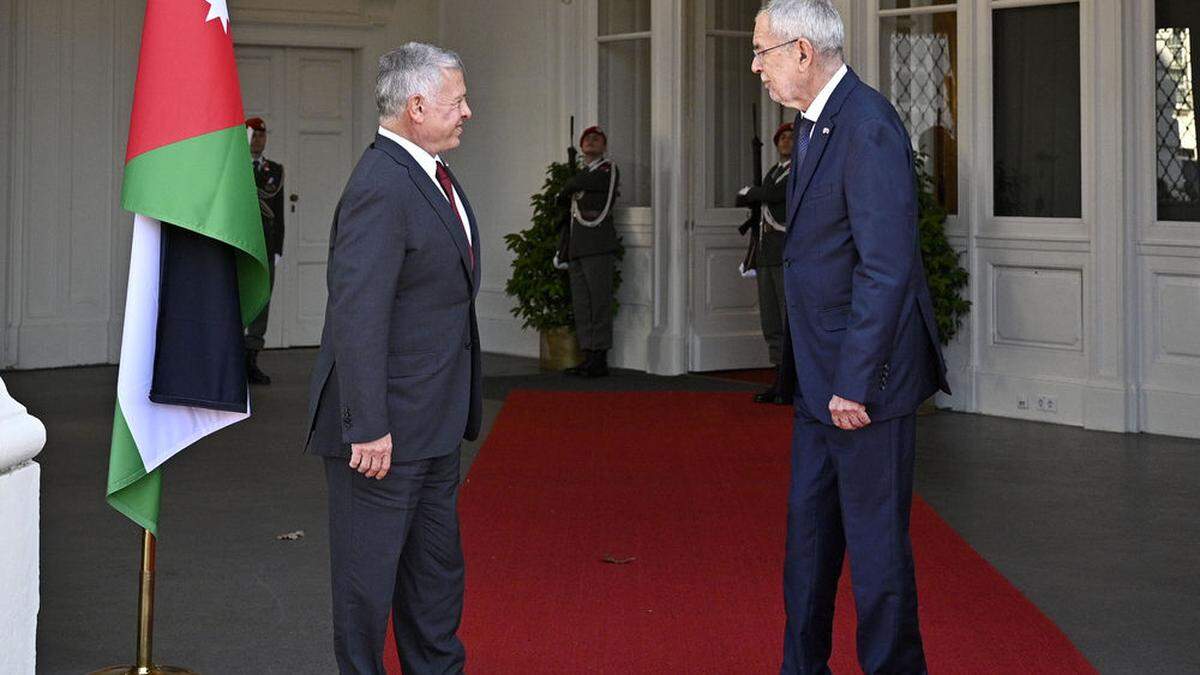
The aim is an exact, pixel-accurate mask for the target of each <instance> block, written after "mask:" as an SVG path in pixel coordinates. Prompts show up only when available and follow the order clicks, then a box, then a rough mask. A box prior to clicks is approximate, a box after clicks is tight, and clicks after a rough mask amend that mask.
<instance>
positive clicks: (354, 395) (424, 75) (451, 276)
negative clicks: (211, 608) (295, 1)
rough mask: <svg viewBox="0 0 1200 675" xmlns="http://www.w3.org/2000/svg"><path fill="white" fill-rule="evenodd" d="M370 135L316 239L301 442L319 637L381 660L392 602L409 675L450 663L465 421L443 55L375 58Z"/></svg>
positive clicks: (377, 663)
mask: <svg viewBox="0 0 1200 675" xmlns="http://www.w3.org/2000/svg"><path fill="white" fill-rule="evenodd" d="M375 98H376V102H377V104H378V107H379V132H378V135H377V136H376V137H375V142H374V143H372V144H371V146H370V147H369V148H367V150H366V151H365V152H364V153H363V156H362V158H361V159H360V160H359V162H358V165H357V166H356V167H355V169H354V172H353V173H352V174H351V176H350V180H349V181H348V182H347V184H346V188H345V190H344V191H343V193H342V198H341V200H340V201H339V202H338V206H337V209H336V211H335V213H334V218H333V229H332V232H331V234H330V237H329V241H330V250H329V268H328V279H327V283H328V287H329V301H328V305H327V306H326V310H325V330H324V333H323V335H322V337H321V351H320V354H319V355H318V357H317V364H316V367H315V369H314V371H313V376H312V384H311V388H310V403H309V413H310V415H311V424H310V427H309V437H308V444H307V452H308V453H311V454H316V455H321V456H323V457H324V458H325V473H326V480H327V483H328V488H329V540H330V541H329V546H330V562H331V565H330V567H331V570H330V571H331V572H332V577H333V626H334V651H335V654H336V656H337V662H338V668H339V669H340V671H341V672H342V673H343V674H345V673H371V674H373V675H384V669H383V647H384V640H385V637H386V631H387V622H388V616H389V612H390V613H391V615H392V619H393V623H394V631H395V638H396V643H397V645H398V646H399V651H400V661H401V663H402V665H403V667H404V672H405V673H407V674H408V675H417V674H420V673H457V672H462V670H463V666H464V662H465V659H466V656H465V650H464V648H463V644H462V642H461V641H460V640H459V639H458V637H457V635H456V633H457V630H458V626H459V621H460V618H461V616H462V603H463V580H464V577H463V555H462V547H461V543H460V540H459V530H458V512H457V493H458V483H459V453H460V445H461V441H462V440H463V439H464V438H465V439H467V440H474V439H475V438H476V437H477V436H478V435H479V425H480V410H481V401H482V398H481V374H480V352H479V330H478V326H477V324H476V319H475V296H476V294H477V293H478V290H479V279H480V270H479V250H480V249H479V246H478V241H479V237H478V228H477V221H476V219H475V214H474V212H473V211H472V210H471V205H470V204H469V203H468V202H467V200H466V195H465V193H464V191H463V189H462V186H460V185H459V184H458V182H457V181H456V180H455V179H454V177H453V175H451V174H450V172H449V169H447V168H446V166H445V164H443V163H442V162H441V159H440V153H442V152H445V151H447V150H450V149H452V148H455V147H457V146H458V144H459V142H460V137H461V135H462V128H463V123H464V122H466V121H467V120H468V119H470V118H471V109H470V107H468V105H467V98H466V85H465V83H464V80H463V66H462V62H461V61H460V60H459V58H458V55H456V54H454V53H453V52H449V51H445V50H442V49H439V48H437V47H433V46H431V45H425V44H420V43H408V44H406V45H404V46H403V47H400V48H399V49H396V50H394V51H392V52H389V53H387V54H385V55H384V56H383V57H381V58H380V60H379V75H378V78H377V80H376V85H375Z"/></svg>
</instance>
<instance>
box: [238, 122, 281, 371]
mask: <svg viewBox="0 0 1200 675" xmlns="http://www.w3.org/2000/svg"><path fill="white" fill-rule="evenodd" d="M246 128H247V129H249V130H250V157H251V159H252V160H253V165H254V183H255V184H256V185H257V186H258V208H259V211H261V212H262V224H263V235H264V236H265V237H266V241H267V267H268V269H269V270H270V273H271V289H272V290H274V288H275V264H276V263H278V262H279V260H280V259H281V258H282V257H283V165H282V164H280V163H279V162H273V161H271V160H269V159H267V158H266V157H263V150H264V149H265V148H266V147H267V125H266V123H265V122H263V120H262V118H261V117H251V118H250V119H248V120H246ZM270 307H271V304H270V300H269V299H268V302H267V304H266V305H263V309H262V313H260V314H259V315H258V317H257V318H255V319H254V321H253V322H251V324H250V325H249V326H248V327H247V328H246V377H247V378H248V379H249V380H250V382H251V383H252V384H271V378H270V377H267V374H266V373H264V372H263V371H261V370H259V368H258V352H259V351H261V350H262V348H263V344H264V342H263V335H265V334H266V332H267V318H268V310H269V309H270Z"/></svg>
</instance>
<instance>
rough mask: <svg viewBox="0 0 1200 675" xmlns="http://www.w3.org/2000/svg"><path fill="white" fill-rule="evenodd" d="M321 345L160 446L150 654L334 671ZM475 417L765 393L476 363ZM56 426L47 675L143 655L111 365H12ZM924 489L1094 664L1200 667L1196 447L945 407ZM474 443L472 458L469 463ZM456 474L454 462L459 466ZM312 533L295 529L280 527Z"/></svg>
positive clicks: (12, 384)
mask: <svg viewBox="0 0 1200 675" xmlns="http://www.w3.org/2000/svg"><path fill="white" fill-rule="evenodd" d="M314 355H315V352H314V351H313V350H287V351H270V352H266V353H264V355H263V357H262V365H263V367H264V369H266V370H267V371H268V372H269V373H270V374H271V376H272V377H273V378H274V379H275V383H274V384H272V385H271V386H270V387H266V388H256V389H255V391H254V397H255V398H254V405H255V414H254V416H253V417H252V418H251V419H250V420H249V421H248V422H244V423H241V424H238V425H234V426H233V427H230V428H229V429H226V430H224V431H222V432H219V433H217V434H215V435H214V436H212V437H209V438H207V439H205V440H203V441H201V442H200V443H199V444H197V445H196V446H194V447H193V448H191V449H190V450H189V451H188V452H185V453H183V454H182V455H180V456H179V457H177V458H176V459H174V460H172V462H171V464H170V465H169V470H168V471H167V473H166V480H165V498H164V508H163V515H162V524H161V528H162V540H161V542H160V546H159V561H158V562H159V594H158V604H157V609H158V620H157V632H156V635H155V638H156V642H155V655H156V657H157V659H158V660H159V661H160V662H162V663H169V664H176V665H185V666H187V667H190V668H193V669H195V670H198V671H200V672H203V673H208V674H209V675H212V674H214V673H217V674H220V673H251V672H253V673H287V674H295V673H330V672H334V671H335V668H334V666H333V661H332V657H331V655H330V644H329V642H330V637H329V636H330V627H329V590H328V585H329V584H328V561H327V548H326V526H325V503H324V480H323V477H322V475H321V471H320V467H319V465H318V463H317V462H316V461H315V460H313V459H311V458H306V457H302V456H301V455H300V454H299V452H300V441H301V427H302V425H303V419H304V414H305V410H306V408H305V405H306V404H305V397H306V394H307V388H306V387H307V378H308V372H309V368H310V367H311V363H312V359H313V358H314ZM485 372H487V374H488V377H487V379H486V380H485V396H486V403H485V413H486V425H485V431H486V430H487V429H488V428H490V424H491V421H492V420H494V418H495V415H496V413H497V412H498V411H499V409H500V407H501V406H502V405H503V401H504V397H505V396H506V395H507V392H508V391H509V390H511V389H512V388H515V387H525V388H540V389H581V388H595V389H605V390H629V389H652V390H680V389H683V390H720V391H745V392H747V395H749V393H750V392H753V391H755V390H756V388H757V387H756V386H755V385H750V384H746V383H741V382H734V381H727V380H719V379H715V378H711V377H705V376H696V375H689V376H681V377H671V378H665V377H655V376H650V375H645V374H639V373H631V372H627V371H619V372H618V373H617V374H616V376H614V377H612V378H608V379H605V380H599V381H581V380H577V379H572V378H566V377H563V376H561V375H558V374H545V373H539V372H538V370H537V367H536V363H535V362H533V361H531V360H528V359H519V358H512V357H501V356H488V357H487V358H486V360H485ZM4 381H5V383H6V384H7V385H8V387H9V390H10V391H11V393H12V395H13V396H14V397H16V398H17V399H18V400H19V401H21V402H22V403H25V404H26V405H27V406H28V407H29V409H30V411H31V412H32V413H33V414H35V415H37V416H38V417H40V418H41V419H42V420H43V421H44V422H45V423H46V426H47V428H48V430H49V441H48V443H47V446H46V449H45V451H43V453H42V454H41V456H40V457H39V458H38V461H39V462H41V464H42V467H43V484H42V494H43V501H42V610H41V615H40V621H39V629H38V663H39V668H38V672H39V673H47V674H54V675H57V674H60V673H63V674H65V673H70V674H72V675H78V673H81V672H87V671H90V670H92V669H95V668H99V667H101V666H107V665H112V664H114V663H118V662H128V661H130V660H132V658H133V655H134V636H135V619H136V601H137V576H136V573H137V565H138V557H139V552H140V549H139V546H140V534H139V531H138V530H136V529H135V528H133V527H132V526H131V525H130V524H129V523H128V522H127V521H126V520H125V519H124V518H123V517H121V516H120V515H118V514H116V513H115V512H114V511H112V510H111V509H109V508H108V507H107V506H106V505H105V503H104V499H103V493H104V481H105V476H106V466H107V456H108V441H109V438H108V437H109V434H110V433H111V425H112V411H113V398H114V396H115V381H116V369H115V368H112V367H100V368H72V369H61V370H47V371H29V372H13V373H6V374H4ZM918 429H919V451H918V461H917V479H916V482H917V490H918V491H919V492H920V493H921V494H922V495H923V496H924V497H925V498H926V500H927V501H929V502H930V503H931V504H932V505H933V506H934V507H935V508H936V509H937V510H938V512H939V513H940V514H941V515H942V516H943V517H944V518H945V519H946V520H947V521H948V522H949V523H950V524H951V525H952V526H953V527H954V528H955V529H956V530H958V531H959V532H960V533H961V534H962V535H963V536H964V537H965V538H966V539H967V541H968V542H970V543H971V545H972V546H974V547H975V548H976V549H977V550H978V551H979V552H980V553H981V554H982V555H983V556H984V557H985V558H987V559H988V560H989V561H990V562H991V563H992V564H994V565H995V566H996V567H997V568H998V569H999V570H1000V571H1001V572H1002V573H1003V574H1004V575H1005V576H1006V577H1008V578H1009V579H1010V580H1011V581H1012V582H1013V583H1014V584H1015V585H1016V586H1017V587H1018V588H1020V589H1021V590H1022V591H1023V592H1024V593H1025V594H1026V595H1027V596H1028V597H1030V599H1032V600H1033V601H1034V602H1035V603H1036V604H1037V605H1038V606H1039V607H1040V608H1041V609H1042V610H1043V611H1045V612H1046V613H1047V614H1048V615H1049V616H1050V617H1051V618H1052V619H1053V620H1054V621H1055V622H1057V623H1058V625H1059V626H1061V627H1062V628H1063V629H1064V630H1065V631H1066V632H1067V634H1068V635H1069V636H1070V637H1071V639H1072V640H1073V641H1074V642H1075V644H1077V645H1078V646H1079V647H1080V649H1081V650H1083V652H1084V654H1085V655H1086V656H1087V657H1088V658H1089V659H1090V660H1091V661H1092V663H1093V664H1095V665H1096V666H1097V667H1098V668H1099V669H1100V670H1101V671H1102V672H1105V673H1197V672H1200V652H1198V651H1197V650H1196V648H1195V642H1196V636H1197V635H1200V574H1198V573H1197V569H1198V566H1200V518H1198V517H1197V514H1200V442H1197V441H1190V440H1181V439H1172V438H1166V437H1157V436H1147V435H1138V434H1132V435H1122V434H1108V433H1100V432H1091V431H1083V430H1080V429H1074V428H1070V427H1061V426H1054V425H1046V424H1038V423H1031V422H1020V421H1015V420H1007V419H999V418H991V417H983V416H979V415H964V414H956V413H945V412H943V413H938V414H935V415H932V416H929V417H923V418H921V420H920V422H919V425H918ZM479 445H480V444H479V443H474V444H470V445H469V446H468V447H467V448H466V449H465V450H466V452H465V453H464V464H465V469H469V466H470V462H471V461H472V460H473V459H474V457H475V455H476V453H477V452H478V448H479ZM464 473H465V471H464ZM293 530H304V531H305V533H306V536H305V538H304V539H302V540H300V541H296V542H284V541H277V540H276V538H275V537H276V535H278V534H281V533H284V532H290V531H293Z"/></svg>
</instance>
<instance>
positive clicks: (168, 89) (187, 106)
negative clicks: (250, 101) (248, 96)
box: [125, 0, 244, 163]
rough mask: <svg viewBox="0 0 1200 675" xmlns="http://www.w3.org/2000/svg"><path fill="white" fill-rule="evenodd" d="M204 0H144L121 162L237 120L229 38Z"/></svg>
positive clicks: (238, 94)
mask: <svg viewBox="0 0 1200 675" xmlns="http://www.w3.org/2000/svg"><path fill="white" fill-rule="evenodd" d="M209 7H210V6H209V4H208V2H206V1H205V0H147V2H146V20H145V24H144V25H143V27H142V51H141V55H140V56H139V57H138V77H137V85H136V87H135V88H134V93H133V114H132V115H131V116H130V122H129V146H128V148H127V150H126V153H125V161H126V162H127V163H128V162H129V160H130V159H132V158H134V157H136V156H138V155H140V154H142V153H144V152H147V151H149V150H153V149H155V148H160V147H162V146H164V145H169V144H171V143H175V142H178V141H181V140H184V139H185V138H191V137H193V136H199V135H200V134H206V133H209V132H213V131H217V130H219V129H227V128H229V127H231V126H235V125H238V124H242V123H243V121H244V113H243V111H242V91H241V86H240V85H239V84H238V75H237V63H236V62H235V61H234V58H233V40H232V39H231V38H230V36H229V34H228V33H226V32H225V29H224V27H223V26H222V24H221V21H220V19H213V20H211V21H208V20H206V19H205V17H206V16H207V15H208V10H209Z"/></svg>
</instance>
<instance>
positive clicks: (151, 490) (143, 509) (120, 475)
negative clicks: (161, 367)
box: [107, 401, 162, 537]
mask: <svg viewBox="0 0 1200 675" xmlns="http://www.w3.org/2000/svg"><path fill="white" fill-rule="evenodd" d="M107 496H108V504H109V506H111V507H113V508H114V509H116V510H117V511H120V512H121V513H123V514H124V515H125V517H127V518H129V519H130V520H132V521H133V522H135V523H137V524H138V525H140V526H142V527H143V528H145V529H147V530H149V531H150V533H151V534H153V535H154V536H156V537H157V536H158V507H159V501H160V498H161V496H162V474H161V473H160V471H159V470H158V469H155V470H154V471H153V472H152V473H150V474H147V473H146V469H145V467H144V465H143V464H142V457H141V455H139V454H138V449H137V444H136V443H135V442H134V440H133V434H131V433H130V432H129V425H128V424H127V423H126V422H125V415H124V414H123V413H122V412H121V404H120V402H119V401H118V402H117V405H116V413H115V414H114V415H113V437H112V450H111V451H110V453H109V457H108V490H107Z"/></svg>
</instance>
